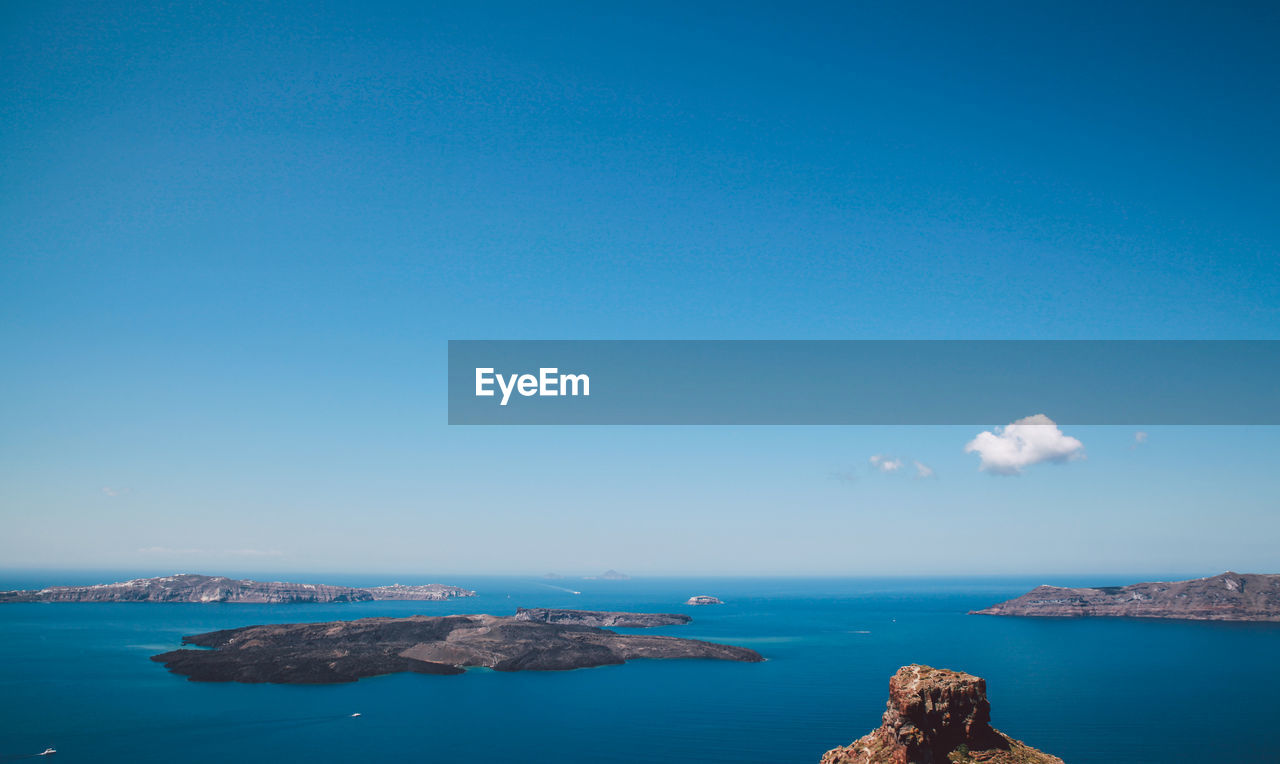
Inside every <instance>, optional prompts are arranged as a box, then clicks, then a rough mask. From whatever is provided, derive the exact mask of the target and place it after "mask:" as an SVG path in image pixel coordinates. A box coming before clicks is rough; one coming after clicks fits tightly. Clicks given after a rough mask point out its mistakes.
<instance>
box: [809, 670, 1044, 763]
mask: <svg viewBox="0 0 1280 764" xmlns="http://www.w3.org/2000/svg"><path fill="white" fill-rule="evenodd" d="M882 721H883V723H882V724H881V725H880V727H879V729H876V730H874V731H872V732H871V733H869V734H867V735H865V736H863V737H861V738H859V739H857V740H855V741H853V742H852V743H850V744H849V745H847V746H844V747H842V748H835V749H832V750H830V751H827V752H826V754H824V755H823V757H822V761H821V764H966V763H967V762H974V763H975V764H977V762H983V764H1063V761H1062V759H1059V758H1058V757H1057V756H1051V755H1049V754H1047V753H1043V752H1041V751H1037V750H1036V749H1034V748H1032V747H1031V746H1029V745H1026V744H1025V743H1022V742H1020V741H1018V740H1014V739H1013V738H1011V737H1009V736H1008V735H1005V734H1004V733H1002V732H1000V731H999V730H997V729H995V728H993V727H992V726H991V704H990V703H988V702H987V683H986V682H985V681H984V680H983V679H982V678H980V677H976V676H973V675H971V674H965V673H961V672H959V671H948V670H946V669H935V668H930V667H929V666H918V665H912V666H903V667H902V668H900V669H898V672H897V673H896V674H894V675H893V678H892V679H890V680H889V703H888V707H887V708H886V709H885V712H884V718H883V720H882Z"/></svg>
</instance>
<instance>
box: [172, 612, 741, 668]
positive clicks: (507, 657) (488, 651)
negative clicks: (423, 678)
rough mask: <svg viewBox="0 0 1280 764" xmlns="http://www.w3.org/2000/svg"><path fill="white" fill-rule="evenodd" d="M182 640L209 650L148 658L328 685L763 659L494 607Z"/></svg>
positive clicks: (234, 631)
mask: <svg viewBox="0 0 1280 764" xmlns="http://www.w3.org/2000/svg"><path fill="white" fill-rule="evenodd" d="M610 615H618V614H610ZM182 642H183V644H187V645H195V646H197V647H201V648H210V649H202V650H174V651H171V652H167V653H163V654H161V655H155V656H152V658H151V659H152V660H153V661H157V662H159V663H163V664H164V665H165V666H166V667H167V668H168V669H169V670H170V671H172V672H173V673H175V674H181V675H183V676H186V677H187V678H188V679H190V680H192V681H197V682H250V683H261V682H272V683H278V684H331V683H338V682H354V681H356V680H357V679H361V678H363V677H368V676H377V675H381V674H394V673H398V672H414V673H420V674H460V673H463V671H464V670H465V669H466V668H468V667H473V666H477V667H487V668H491V669H494V670H496V671H563V670H567V669H576V668H589V667H593V666H608V665H617V664H621V663H625V662H627V661H629V660H633V659H636V658H659V659H671V658H704V659H711V660H724V661H741V662H747V663H755V662H759V661H762V660H764V658H762V657H761V656H760V654H759V653H757V652H755V651H754V650H748V649H747V648H744V647H734V646H732V645H722V644H716V643H713V642H702V641H699V640H693V639H680V638H677V637H665V636H656V635H650V634H645V635H636V634H625V635H624V634H616V633H614V632H612V631H608V630H606V629H600V628H596V627H593V626H578V625H570V624H559V623H543V622H540V621H536V620H522V619H518V618H517V617H499V616H492V615H455V616H436V617H430V616H412V617H410V618H362V619H360V620H356V621H333V622H329V623H294V624H278V625H268V626H246V627H244V628H239V629H226V630H223V631H213V632H209V633H207V634H196V635H194V636H188V637H184V638H183V640H182Z"/></svg>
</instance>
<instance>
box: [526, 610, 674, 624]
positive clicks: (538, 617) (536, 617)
mask: <svg viewBox="0 0 1280 764" xmlns="http://www.w3.org/2000/svg"><path fill="white" fill-rule="evenodd" d="M515 619H516V620H517V621H536V622H538V623H562V624H571V625H574V626H596V627H599V628H603V629H647V628H651V627H654V626H680V625H683V624H686V623H688V622H690V621H692V620H693V619H692V618H690V617H689V616H687V615H682V614H680V613H615V612H610V611H601V610H563V609H556V608H544V607H536V608H523V607H521V608H516V615H515Z"/></svg>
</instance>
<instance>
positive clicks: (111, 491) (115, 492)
mask: <svg viewBox="0 0 1280 764" xmlns="http://www.w3.org/2000/svg"><path fill="white" fill-rule="evenodd" d="M131 492H132V489H129V488H116V487H114V486H109V485H104V486H102V493H104V494H105V495H107V496H127V495H128V494H129V493H131Z"/></svg>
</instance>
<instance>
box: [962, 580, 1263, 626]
mask: <svg viewBox="0 0 1280 764" xmlns="http://www.w3.org/2000/svg"><path fill="white" fill-rule="evenodd" d="M971 612H972V613H975V614H977V615H1016V616H1060V617H1083V616H1128V617H1130V618H1178V619H1185V620H1193V621H1280V575H1265V574H1259V573H1232V572H1230V571H1228V572H1226V573H1223V574H1221V575H1217V576H1211V577H1209V578H1197V579H1194V580H1191V581H1172V582H1152V583H1142V584H1130V585H1128V586H1102V587H1096V588H1066V587H1060V586H1037V587H1036V588H1035V589H1032V590H1031V591H1029V592H1027V593H1026V594H1024V595H1022V596H1021V597H1016V598H1014V599H1011V600H1008V601H1006V602H1001V603H1000V604H998V605H992V606H991V607H989V608H985V609H983V610H974V611H971Z"/></svg>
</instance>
